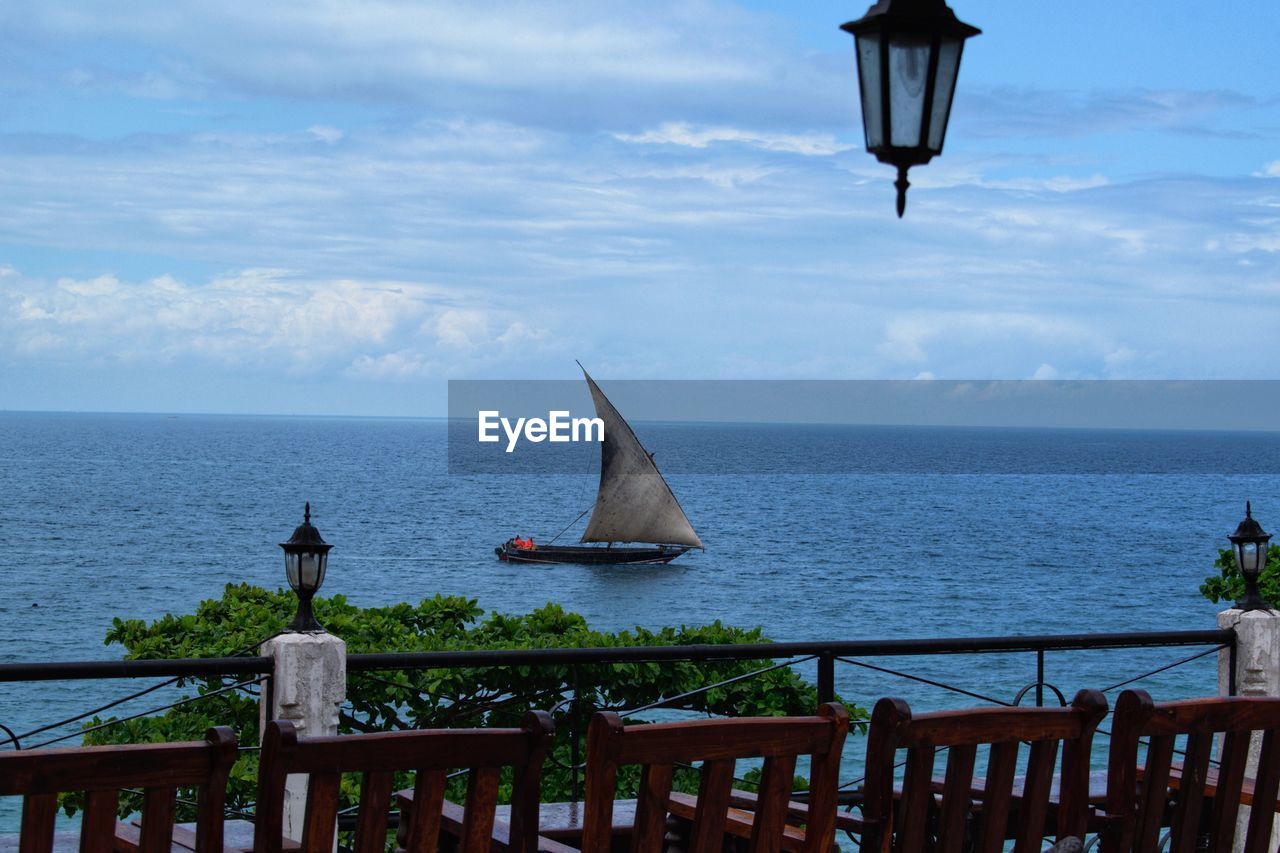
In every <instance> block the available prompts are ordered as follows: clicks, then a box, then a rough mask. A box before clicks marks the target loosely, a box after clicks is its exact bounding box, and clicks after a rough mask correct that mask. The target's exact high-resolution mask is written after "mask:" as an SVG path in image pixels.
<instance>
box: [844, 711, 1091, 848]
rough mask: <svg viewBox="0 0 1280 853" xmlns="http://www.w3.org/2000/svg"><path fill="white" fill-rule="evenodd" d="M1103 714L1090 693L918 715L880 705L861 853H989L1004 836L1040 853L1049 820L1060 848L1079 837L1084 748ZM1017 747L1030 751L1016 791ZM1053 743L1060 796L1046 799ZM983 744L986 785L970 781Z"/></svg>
mask: <svg viewBox="0 0 1280 853" xmlns="http://www.w3.org/2000/svg"><path fill="white" fill-rule="evenodd" d="M1106 713H1107V701H1106V699H1105V698H1103V696H1102V694H1101V693H1099V692H1098V691H1096V690H1082V691H1080V692H1079V693H1077V694H1076V697H1075V700H1074V701H1073V702H1072V703H1071V705H1070V707H1066V708H976V709H970V710H961V711H940V712H936V713H930V714H920V715H918V716H913V715H912V713H911V709H910V708H908V707H907V703H906V702H903V701H902V700H901V699H892V698H888V699H881V700H880V701H879V702H877V703H876V706H875V709H874V710H873V711H872V714H871V730H870V732H869V733H868V736H867V767H866V799H865V802H864V806H863V823H864V827H863V833H862V839H861V849H862V850H863V851H871V853H887V851H894V853H921V851H925V850H929V851H933V853H958V851H960V850H962V849H963V850H969V849H972V850H973V851H975V853H995V851H1000V850H1003V849H1004V843H1005V840H1006V839H1007V838H1012V839H1013V840H1014V848H1013V849H1014V851H1015V853H1039V851H1040V850H1042V849H1043V847H1044V844H1043V838H1044V835H1045V829H1046V826H1047V824H1048V823H1049V820H1050V818H1051V817H1052V818H1053V823H1054V824H1055V825H1056V834H1057V838H1058V840H1059V841H1062V840H1063V839H1066V838H1068V837H1071V836H1074V837H1076V838H1083V837H1084V832H1085V826H1086V821H1087V819H1088V808H1087V799H1088V791H1089V751H1090V748H1091V746H1092V743H1093V734H1094V730H1095V729H1096V728H1097V727H1098V723H1099V722H1100V721H1101V720H1102V718H1103V717H1104V716H1106ZM1024 743H1026V744H1029V748H1028V750H1027V753H1028V756H1027V762H1026V772H1025V776H1024V777H1023V779H1022V785H1021V788H1019V789H1018V790H1017V791H1015V790H1014V789H1015V778H1014V777H1015V772H1016V769H1017V766H1018V753H1019V750H1020V748H1021V747H1022V745H1023V744H1024ZM1059 744H1061V745H1062V761H1061V771H1060V776H1059V791H1058V793H1057V799H1056V800H1053V799H1052V794H1053V791H1052V788H1053V784H1052V783H1053V775H1054V774H1053V771H1054V765H1055V763H1056V762H1057V755H1058V748H1059ZM984 745H985V746H988V747H989V749H988V750H986V751H987V753H988V754H987V769H986V778H985V779H975V778H974V766H975V763H976V760H977V755H978V747H979V746H984ZM944 747H945V748H947V760H946V775H945V777H944V778H943V780H942V783H941V786H940V788H939V786H938V785H937V784H936V783H935V781H934V762H935V759H936V758H937V757H938V752H939V751H940V750H941V749H943V748H944ZM898 750H906V771H905V776H904V779H903V782H902V792H901V795H900V796H899V795H898V794H897V792H895V790H894V766H895V764H896V761H897V755H898ZM939 790H940V799H938V800H935V795H937V794H938V792H939Z"/></svg>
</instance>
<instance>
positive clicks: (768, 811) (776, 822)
mask: <svg viewBox="0 0 1280 853" xmlns="http://www.w3.org/2000/svg"><path fill="white" fill-rule="evenodd" d="M795 770H796V757H795V756H794V755H784V756H778V757H776V758H767V759H765V762H764V767H763V768H762V769H761V774H760V793H759V797H758V800H757V804H756V811H755V826H754V828H753V829H752V832H751V839H750V844H749V846H748V850H749V851H750V853H778V851H779V850H781V849H782V834H783V830H784V828H785V827H786V825H787V804H788V803H789V802H790V801H791V785H792V781H793V779H794V777H795Z"/></svg>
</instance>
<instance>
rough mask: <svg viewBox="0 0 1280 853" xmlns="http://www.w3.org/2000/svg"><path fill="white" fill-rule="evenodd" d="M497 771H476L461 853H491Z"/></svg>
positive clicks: (469, 790) (470, 785) (469, 786)
mask: <svg viewBox="0 0 1280 853" xmlns="http://www.w3.org/2000/svg"><path fill="white" fill-rule="evenodd" d="M499 779H500V773H499V770H498V768H497V767H477V768H475V769H473V770H472V771H471V778H470V779H469V780H468V781H467V802H466V811H467V816H466V819H465V820H464V821H463V824H462V838H461V839H459V849H460V850H461V851H462V853H489V844H490V841H491V840H492V836H493V810H494V808H495V807H496V806H497V805H498V781H499Z"/></svg>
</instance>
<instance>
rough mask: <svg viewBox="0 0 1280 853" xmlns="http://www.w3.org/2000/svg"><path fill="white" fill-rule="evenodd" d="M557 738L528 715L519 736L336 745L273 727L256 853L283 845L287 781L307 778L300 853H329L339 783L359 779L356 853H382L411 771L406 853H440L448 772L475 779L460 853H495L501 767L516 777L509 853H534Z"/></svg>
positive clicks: (441, 733)
mask: <svg viewBox="0 0 1280 853" xmlns="http://www.w3.org/2000/svg"><path fill="white" fill-rule="evenodd" d="M553 731H554V728H553V726H552V723H551V716H550V715H549V714H547V713H546V712H544V711H529V712H528V713H526V714H525V716H524V719H523V720H522V721H521V727H520V728H518V729H497V728H494V729H423V730H420V731H403V732H379V733H374V734H359V735H340V736H337V737H315V738H299V737H298V734H297V731H296V730H295V729H294V727H293V724H292V723H290V722H288V721H283V720H273V721H271V722H269V723H268V724H267V728H266V732H265V735H264V737H263V740H262V760H261V766H260V768H259V771H258V804H257V808H256V815H255V826H254V833H253V839H254V840H253V849H254V851H255V853H279V851H280V849H281V845H282V841H283V837H284V836H283V824H284V786H285V777H286V776H288V775H290V774H294V773H299V774H308V775H309V776H310V780H309V782H308V785H307V808H306V820H305V823H304V824H303V830H302V838H300V839H298V840H299V841H301V843H302V848H303V850H307V851H311V850H317V851H325V853H328V851H330V850H332V848H333V843H334V833H335V831H336V823H337V814H338V788H339V784H340V781H341V777H342V774H343V773H359V774H362V777H363V778H362V779H361V788H360V818H359V821H358V823H357V826H356V836H355V841H354V844H353V849H354V850H356V851H357V853H382V851H383V850H384V849H385V847H386V843H387V815H388V812H389V811H390V806H391V795H392V791H391V789H392V779H393V775H394V773H395V772H396V771H406V770H409V771H413V772H414V773H415V780H414V797H413V801H414V807H413V810H412V813H411V815H410V818H411V820H412V826H410V827H409V831H408V832H407V833H405V834H404V835H405V838H406V843H405V848H406V849H407V850H408V851H409V853H435V851H436V848H437V844H438V841H439V835H440V823H441V809H442V804H443V801H444V795H445V785H446V783H447V781H448V779H447V776H448V773H449V771H451V770H464V769H465V770H470V771H471V772H470V776H469V779H468V783H467V799H466V802H465V804H464V808H465V814H466V817H465V820H464V823H463V829H462V838H461V840H460V845H459V849H460V850H461V851H462V853H489V846H490V843H491V841H492V833H493V823H494V810H495V809H496V807H497V805H498V785H499V781H500V779H501V775H502V770H503V768H505V767H511V768H513V769H514V777H513V783H512V796H511V830H510V836H509V838H510V849H511V850H512V851H513V853H535V851H536V849H537V841H538V800H539V793H540V790H541V781H542V762H543V759H544V758H545V757H546V754H547V750H548V748H549V747H550V744H551V736H552V733H553Z"/></svg>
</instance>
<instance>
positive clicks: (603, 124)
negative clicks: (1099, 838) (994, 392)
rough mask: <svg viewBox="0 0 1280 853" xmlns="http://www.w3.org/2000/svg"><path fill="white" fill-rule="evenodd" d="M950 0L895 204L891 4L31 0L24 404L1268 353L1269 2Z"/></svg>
mask: <svg viewBox="0 0 1280 853" xmlns="http://www.w3.org/2000/svg"><path fill="white" fill-rule="evenodd" d="M952 6H953V8H955V10H956V12H957V14H958V15H959V16H960V17H961V18H962V19H964V20H966V21H967V22H969V23H972V24H974V25H975V26H978V27H980V28H982V30H983V34H982V35H980V36H978V37H977V38H975V39H973V40H971V41H970V42H969V43H968V45H967V46H966V48H965V53H964V59H963V63H962V67H961V71H960V78H959V82H958V86H957V93H956V97H955V103H954V108H953V112H952V119H951V124H950V126H949V130H948V135H947V142H946V148H945V150H944V152H943V154H942V155H941V157H939V158H936V159H935V160H934V161H933V162H932V163H930V164H929V165H927V166H924V167H921V168H917V169H914V170H912V173H911V181H912V189H911V191H910V193H909V196H908V204H907V212H906V216H905V218H904V219H902V220H898V219H897V218H896V217H895V215H894V210H893V201H894V193H893V188H892V181H893V177H894V175H893V171H892V169H890V168H889V167H888V166H884V165H882V164H879V163H877V162H876V161H875V160H874V158H873V157H871V156H870V155H868V154H867V153H866V152H865V150H863V145H862V130H861V119H860V117H859V112H858V104H857V96H856V85H857V84H856V72H855V68H854V54H853V42H852V39H851V38H850V37H849V36H848V35H847V34H845V33H843V32H841V31H840V30H839V29H838V26H839V24H841V23H842V22H844V21H846V20H849V19H851V18H856V17H859V16H860V15H861V14H863V12H864V11H865V9H866V5H865V3H861V2H859V3H853V4H849V3H835V2H828V0H810V2H805V3H795V2H785V3H784V2H772V0H746V1H745V2H711V1H710V0H679V2H667V0H646V2H643V3H641V2H611V0H593V2H590V3H587V2H581V3H571V2H559V0H543V2H539V3H527V2H519V3H516V2H501V0H495V2H488V3H484V4H476V3H446V2H434V0H413V2H400V0H361V2H355V0H291V2H288V3H285V2H273V0H257V2H252V3H250V2H239V0H227V2H221V3H216V4H214V3H207V2H195V0H164V2H158V0H134V2H132V3H130V4H129V10H128V14H124V13H122V12H121V7H120V6H119V4H118V3H108V2H99V1H98V0H79V2H61V0H38V2H28V0H6V2H5V3H4V4H2V5H0V31H3V32H4V33H5V34H6V46H5V50H4V51H3V52H0V409H10V410H15V409H37V410H46V409H47V410H72V411H77V410H84V411H163V412H227V413H238V412H254V413H282V414H347V415H390V416H421V415H441V414H444V412H445V388H446V381H447V380H450V379H521V378H538V379H568V378H574V377H576V376H579V375H580V374H578V372H577V366H576V365H575V364H574V359H580V360H581V361H582V362H583V364H584V365H586V366H587V367H588V369H590V370H591V372H592V375H594V376H596V377H597V378H599V379H601V380H602V381H603V380H606V379H610V378H614V379H882V378H888V379H913V378H939V379H966V380H967V379H1032V378H1036V379H1045V378H1055V379H1069V380H1074V379H1179V380H1181V379H1274V378H1280V371H1278V370H1277V367H1276V365H1277V361H1278V358H1280V302H1278V300H1277V296H1280V72H1277V70H1276V65H1275V62H1274V46H1275V45H1276V44H1278V43H1280V10H1277V7H1275V6H1274V4H1273V3H1269V2H1254V1H1253V0H1242V2H1236V3H1232V4H1227V5H1219V6H1215V7H1212V8H1206V7H1204V6H1202V5H1192V4H1190V3H1185V2H1177V0H1174V2H1169V0H1166V2H1164V3H1161V4H1156V3H1152V2H1146V0H1130V2H1127V3H1123V4H1116V3H1112V2H1108V3H1103V2H1100V0H1079V2H1074V3H1041V2H1030V3H1029V2H1026V0H1017V2H1015V0H955V2H953V3H952Z"/></svg>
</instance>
